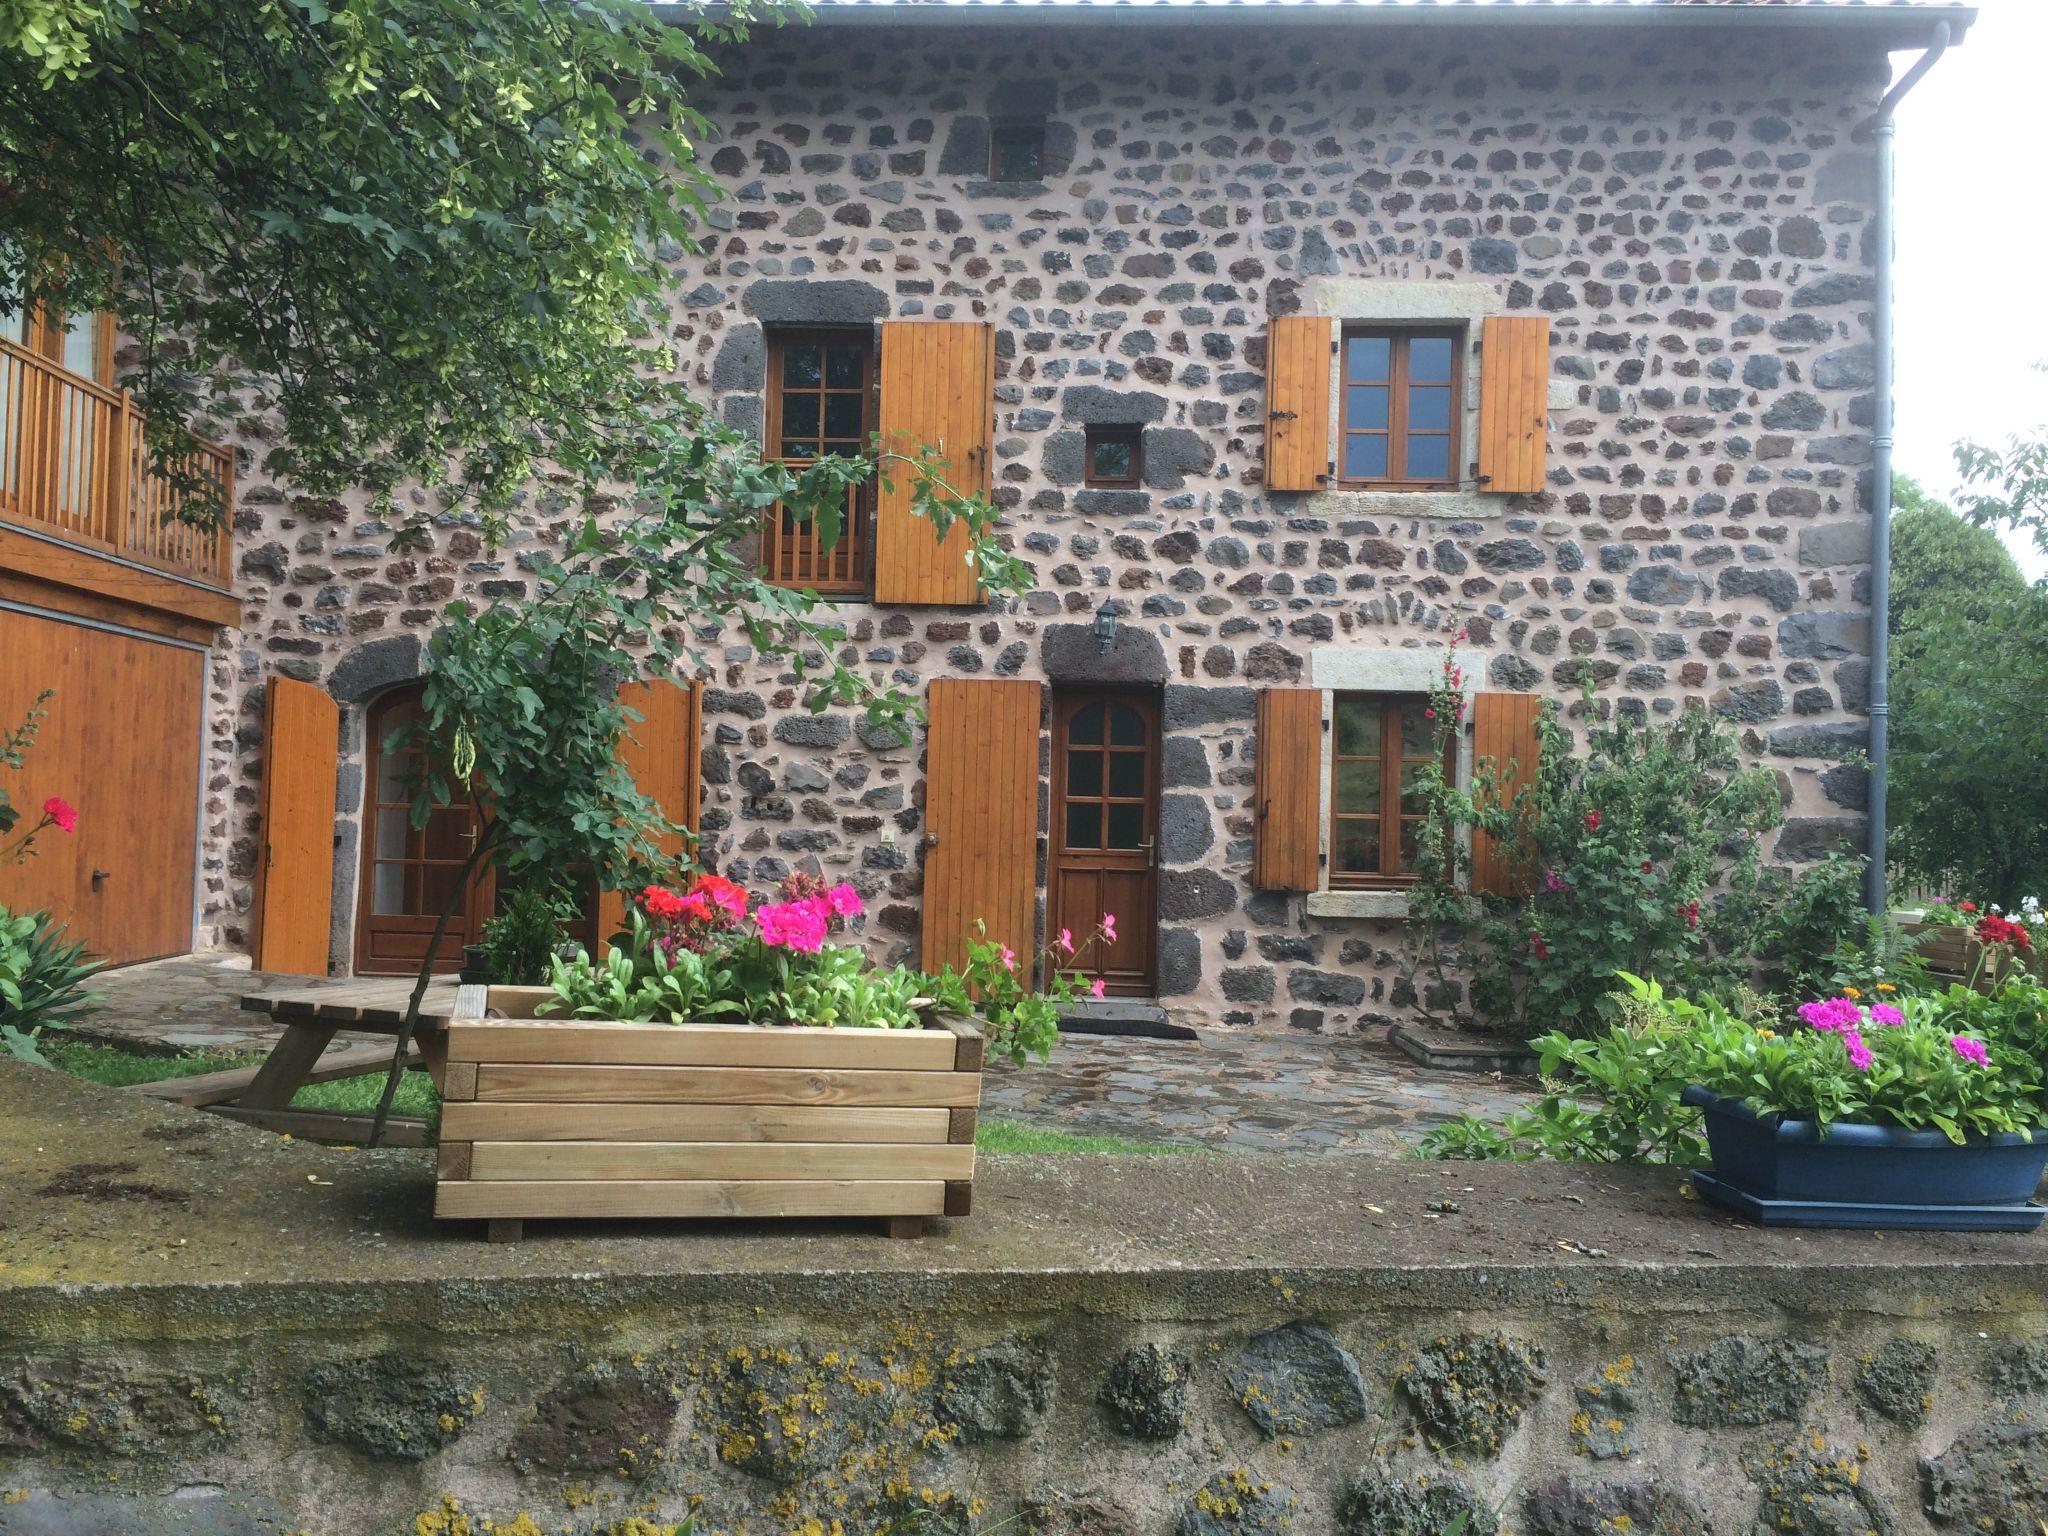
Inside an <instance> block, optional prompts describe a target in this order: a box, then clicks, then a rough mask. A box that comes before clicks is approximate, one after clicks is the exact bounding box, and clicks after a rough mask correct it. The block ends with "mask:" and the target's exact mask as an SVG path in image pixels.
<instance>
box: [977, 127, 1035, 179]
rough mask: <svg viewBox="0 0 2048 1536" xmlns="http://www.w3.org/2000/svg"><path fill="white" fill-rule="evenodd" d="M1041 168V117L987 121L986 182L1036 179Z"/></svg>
mask: <svg viewBox="0 0 2048 1536" xmlns="http://www.w3.org/2000/svg"><path fill="white" fill-rule="evenodd" d="M1044 168H1045V119H1044V118H1042V117H1032V118H1007V119H1006V118H998V119H997V120H996V121H995V122H993V123H991V124H989V130H988V178H989V180H990V181H1037V180H1038V179H1039V177H1040V176H1041V175H1043V174H1044Z"/></svg>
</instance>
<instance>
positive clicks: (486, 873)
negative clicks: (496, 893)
mask: <svg viewBox="0 0 2048 1536" xmlns="http://www.w3.org/2000/svg"><path fill="white" fill-rule="evenodd" d="M418 713H419V690H418V689H417V688H401V689H396V690H394V691H393V692H391V693H388V694H386V695H384V697H383V698H381V699H379V700H378V701H377V702H376V703H375V704H372V705H371V706H370V716H369V722H368V728H367V730H366V731H365V734H364V738H363V742H364V750H365V755H366V756H367V758H368V760H369V782H368V783H367V784H366V785H365V786H364V789H363V835H362V843H363V872H362V881H361V889H360V891H359V892H358V897H357V904H356V971H357V973H358V974H359V975H363V976H404V975H410V974H412V973H414V972H416V971H418V969H419V965H420V960H421V959H422V958H423V957H424V956H425V955H426V952H427V941H428V940H429V939H430V938H432V937H433V933H434V924H435V923H436V921H438V920H439V918H440V915H441V907H442V904H443V903H444V902H445V901H447V899H448V896H449V893H450V892H451V891H452V890H454V888H455V886H456V884H457V882H458V881H460V880H461V876H462V866H463V864H464V863H465V862H466V861H467V860H468V858H469V854H470V850H471V849H472V848H474V847H475V846H476V839H477V834H478V832H479V830H480V818H479V817H478V815H477V813H476V808H475V807H474V806H473V805H471V804H469V803H467V802H465V803H463V804H460V805H452V806H447V807H445V808H443V809H441V810H437V811H435V812H434V814H433V815H432V816H430V817H428V818H427V824H426V825H425V826H424V827H415V826H413V824H412V819H411V814H410V812H411V804H412V785H413V780H414V774H415V771H416V769H417V767H418V764H419V760H420V752H419V749H418V748H417V747H414V748H410V749H408V750H404V751H398V752H391V751H387V750H386V749H385V742H386V741H387V740H388V739H389V738H390V736H391V733H392V732H393V731H396V730H398V729H399V728H400V727H402V726H404V725H406V724H407V723H408V722H410V721H411V720H413V719H415V718H417V716H418ZM490 886H491V876H490V865H489V863H488V861H486V863H485V865H484V868H483V871H482V872H481V873H480V874H479V875H478V876H477V877H476V878H474V879H472V880H471V881H469V882H468V884H467V886H466V888H465V889H463V890H462V892H461V895H460V899H459V900H458V902H457V905H456V908H455V913H454V915H453V916H452V917H450V918H449V920H448V930H447V932H446V933H444V934H443V935H442V936H441V944H440V948H439V949H437V950H436V951H435V954H434V969H435V971H437V972H449V971H455V970H458V969H460V968H461V965H462V946H463V945H465V944H474V943H476V942H477V939H478V937H479V934H480V931H481V929H482V927H483V920H484V918H485V917H486V916H488V915H489V913H490V910H491V891H490Z"/></svg>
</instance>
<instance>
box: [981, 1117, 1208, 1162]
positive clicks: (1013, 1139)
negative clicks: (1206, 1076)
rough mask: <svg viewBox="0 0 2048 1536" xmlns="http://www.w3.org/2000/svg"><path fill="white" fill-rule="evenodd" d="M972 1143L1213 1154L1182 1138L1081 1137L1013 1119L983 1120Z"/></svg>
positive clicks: (991, 1148) (996, 1147)
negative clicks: (1150, 1139) (1179, 1139)
mask: <svg viewBox="0 0 2048 1536" xmlns="http://www.w3.org/2000/svg"><path fill="white" fill-rule="evenodd" d="M974 1144H975V1146H976V1147H978V1148H980V1149H981V1150H982V1151H983V1152H1013V1153H1017V1154H1019V1155H1021V1156H1024V1157H1060V1156H1069V1155H1072V1154H1075V1153H1090V1152H1093V1153H1104V1152H1107V1153H1116V1154H1118V1155H1121V1156H1126V1157H1213V1156H1215V1155H1216V1154H1215V1153H1214V1151H1213V1150H1212V1149H1210V1148H1208V1147H1198V1146H1193V1145H1191V1144H1189V1143H1188V1142H1185V1141H1133V1140H1131V1139H1130V1138H1129V1137H1127V1136H1084V1135H1079V1134H1076V1133H1075V1132H1073V1131H1056V1130H1051V1129H1048V1128H1047V1127H1045V1126H1039V1125H1025V1124H1023V1123H1022V1122H1020V1121H1016V1120H984V1121H982V1122H981V1123H980V1124H979V1125H977V1126H976V1127H975V1131H974Z"/></svg>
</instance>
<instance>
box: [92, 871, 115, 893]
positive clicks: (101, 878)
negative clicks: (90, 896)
mask: <svg viewBox="0 0 2048 1536" xmlns="http://www.w3.org/2000/svg"><path fill="white" fill-rule="evenodd" d="M113 878H114V872H113V871H112V870H111V869H96V870H94V871H93V872H92V888H93V889H94V890H98V889H99V888H100V887H101V885H103V884H105V883H106V882H107V881H109V880H111V879H113Z"/></svg>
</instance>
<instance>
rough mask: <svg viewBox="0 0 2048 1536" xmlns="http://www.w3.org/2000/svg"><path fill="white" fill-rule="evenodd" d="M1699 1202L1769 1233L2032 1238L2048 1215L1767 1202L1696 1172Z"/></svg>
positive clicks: (2005, 1209)
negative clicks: (1802, 1230)
mask: <svg viewBox="0 0 2048 1536" xmlns="http://www.w3.org/2000/svg"><path fill="white" fill-rule="evenodd" d="M1692 1187H1693V1188H1694V1189H1696V1190H1698V1191H1699V1195H1700V1198H1701V1199H1702V1200H1706V1201H1709V1202H1711V1203H1712V1204H1714V1205H1718V1206H1720V1207H1722V1208H1723V1209H1724V1210H1730V1211H1733V1212H1734V1213H1735V1214H1736V1215H1738V1216H1742V1217H1745V1218H1747V1219H1748V1220H1750V1221H1753V1222H1756V1223H1757V1224H1758V1225H1759V1226H1765V1227H1850V1228H1860V1229H1862V1230H1864V1231H1870V1230H1874V1229H1879V1228H1883V1229H1888V1230H1902V1229H1903V1230H1916V1229H1917V1230H1920V1231H1927V1232H2031V1231H2033V1230H2034V1229H2035V1228H2036V1227H2038V1226H2040V1225H2041V1218H2042V1217H2043V1216H2044V1215H2048V1209H2044V1208H2043V1207H2041V1206H2038V1205H2033V1204H2023V1205H1876V1204H1858V1203H1855V1202H1852V1201H1841V1200H1767V1199H1764V1198H1762V1197H1761V1196H1757V1195H1752V1194H1750V1193H1749V1192H1748V1191H1747V1190H1742V1189H1737V1188H1736V1187H1735V1186H1734V1185H1732V1184H1727V1183H1723V1182H1722V1181H1721V1180H1720V1179H1717V1178H1715V1177H1714V1176H1713V1175H1712V1174H1711V1173H1709V1172H1707V1171H1706V1170H1705V1169H1704V1168H1695V1169H1693V1171H1692Z"/></svg>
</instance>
